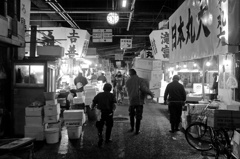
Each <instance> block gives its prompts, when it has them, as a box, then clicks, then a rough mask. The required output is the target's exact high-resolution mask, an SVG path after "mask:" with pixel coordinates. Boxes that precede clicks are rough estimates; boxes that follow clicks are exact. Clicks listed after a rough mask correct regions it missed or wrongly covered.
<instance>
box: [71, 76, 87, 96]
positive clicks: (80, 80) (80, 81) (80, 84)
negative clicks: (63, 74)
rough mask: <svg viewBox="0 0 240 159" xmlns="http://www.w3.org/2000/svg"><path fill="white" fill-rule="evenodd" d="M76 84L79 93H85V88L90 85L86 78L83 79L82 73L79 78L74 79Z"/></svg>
mask: <svg viewBox="0 0 240 159" xmlns="http://www.w3.org/2000/svg"><path fill="white" fill-rule="evenodd" d="M74 84H75V86H76V87H77V92H83V91H84V86H86V85H87V84H88V81H87V79H86V78H85V77H83V75H82V73H81V72H79V73H78V76H77V77H76V78H75V79H74Z"/></svg>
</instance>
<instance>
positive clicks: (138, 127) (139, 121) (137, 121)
mask: <svg viewBox="0 0 240 159" xmlns="http://www.w3.org/2000/svg"><path fill="white" fill-rule="evenodd" d="M140 125H141V120H136V131H135V134H136V135H138V134H139V133H140Z"/></svg>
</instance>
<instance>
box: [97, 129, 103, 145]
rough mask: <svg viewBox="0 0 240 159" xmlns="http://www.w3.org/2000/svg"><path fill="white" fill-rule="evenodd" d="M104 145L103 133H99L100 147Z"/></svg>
mask: <svg viewBox="0 0 240 159" xmlns="http://www.w3.org/2000/svg"><path fill="white" fill-rule="evenodd" d="M102 144H103V137H102V132H98V147H102Z"/></svg>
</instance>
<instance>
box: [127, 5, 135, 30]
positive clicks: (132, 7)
mask: <svg viewBox="0 0 240 159" xmlns="http://www.w3.org/2000/svg"><path fill="white" fill-rule="evenodd" d="M135 2H136V0H133V2H132V6H131V12H130V15H129V19H128V25H127V31H129V28H130V24H131V21H132V16H133V12H134V6H135Z"/></svg>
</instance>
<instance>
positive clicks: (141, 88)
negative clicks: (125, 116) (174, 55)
mask: <svg viewBox="0 0 240 159" xmlns="http://www.w3.org/2000/svg"><path fill="white" fill-rule="evenodd" d="M129 75H130V78H129V79H128V80H127V81H126V89H127V92H128V96H129V103H130V106H129V116H130V126H131V130H130V131H131V132H132V131H134V124H135V119H134V117H136V130H135V134H139V132H140V131H139V129H140V124H141V120H142V113H143V104H144V98H145V95H147V94H148V95H150V96H151V97H152V98H153V97H154V94H153V93H152V92H151V91H150V90H149V89H148V87H147V85H146V84H145V82H144V80H143V79H142V78H139V77H138V76H137V73H136V71H135V70H134V69H130V70H129Z"/></svg>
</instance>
